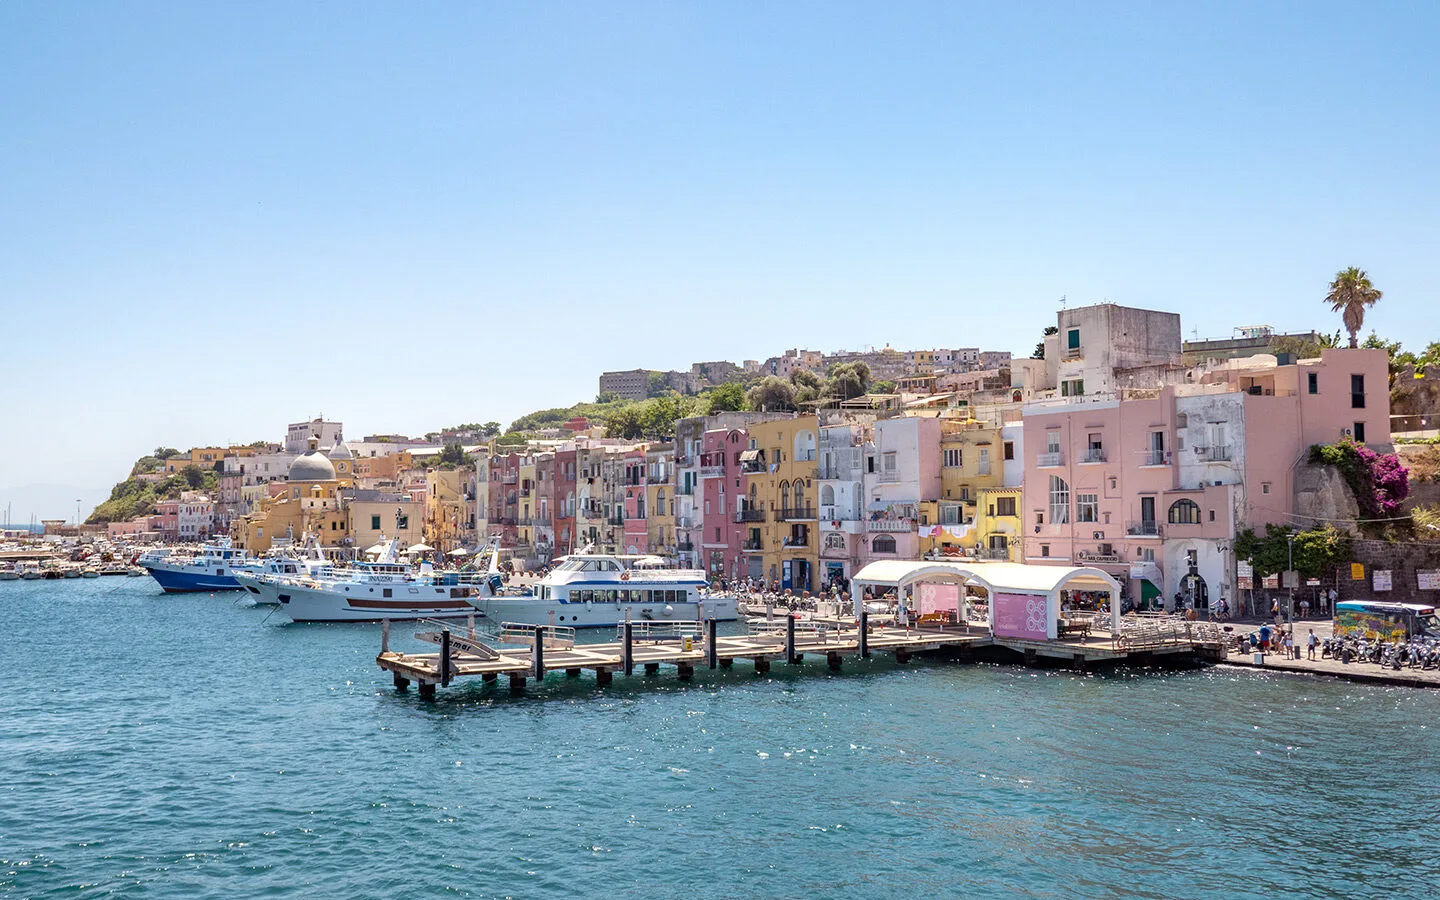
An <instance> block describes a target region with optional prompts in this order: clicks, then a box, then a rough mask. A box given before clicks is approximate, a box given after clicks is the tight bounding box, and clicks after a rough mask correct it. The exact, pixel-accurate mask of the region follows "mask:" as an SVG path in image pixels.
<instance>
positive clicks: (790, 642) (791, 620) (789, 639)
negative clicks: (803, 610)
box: [785, 613, 799, 664]
mask: <svg viewBox="0 0 1440 900" xmlns="http://www.w3.org/2000/svg"><path fill="white" fill-rule="evenodd" d="M785 661H786V662H787V663H792V664H793V663H796V662H799V660H797V659H796V658H795V614H794V613H790V614H789V615H787V616H786V617H785Z"/></svg>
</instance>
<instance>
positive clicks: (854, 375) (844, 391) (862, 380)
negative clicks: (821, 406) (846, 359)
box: [825, 362, 870, 400]
mask: <svg viewBox="0 0 1440 900" xmlns="http://www.w3.org/2000/svg"><path fill="white" fill-rule="evenodd" d="M869 389H870V367H869V366H867V365H866V364H865V363H863V362H857V363H841V364H840V365H838V366H835V367H834V368H832V369H831V370H830V374H829V375H828V376H827V377H826V379H825V396H827V397H834V398H835V399H837V400H853V399H854V398H856V397H860V396H862V395H864V393H865V392H866V391H868V390H869Z"/></svg>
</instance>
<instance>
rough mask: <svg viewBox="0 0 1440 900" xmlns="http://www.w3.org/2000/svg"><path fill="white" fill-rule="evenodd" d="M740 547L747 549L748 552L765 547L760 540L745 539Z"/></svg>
mask: <svg viewBox="0 0 1440 900" xmlns="http://www.w3.org/2000/svg"><path fill="white" fill-rule="evenodd" d="M740 549H742V550H745V551H748V552H750V553H755V552H757V551H759V550H763V549H765V547H764V543H763V542H762V541H746V542H745V543H743V544H741V545H740Z"/></svg>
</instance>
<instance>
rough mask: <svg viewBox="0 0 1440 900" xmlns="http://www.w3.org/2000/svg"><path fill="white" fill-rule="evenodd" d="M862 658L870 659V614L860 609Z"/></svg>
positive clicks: (862, 608)
mask: <svg viewBox="0 0 1440 900" xmlns="http://www.w3.org/2000/svg"><path fill="white" fill-rule="evenodd" d="M859 641H860V658H861V659H869V658H870V613H869V612H867V611H866V609H865V607H863V606H862V607H860V635H859Z"/></svg>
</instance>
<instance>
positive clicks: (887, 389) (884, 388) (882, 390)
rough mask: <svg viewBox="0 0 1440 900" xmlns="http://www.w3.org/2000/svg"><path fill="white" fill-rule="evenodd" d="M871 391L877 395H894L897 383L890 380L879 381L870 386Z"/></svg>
mask: <svg viewBox="0 0 1440 900" xmlns="http://www.w3.org/2000/svg"><path fill="white" fill-rule="evenodd" d="M870 390H871V391H872V392H874V393H876V394H893V393H895V382H893V381H889V380H885V381H877V382H875V383H874V384H872V385H870Z"/></svg>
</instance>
